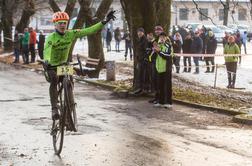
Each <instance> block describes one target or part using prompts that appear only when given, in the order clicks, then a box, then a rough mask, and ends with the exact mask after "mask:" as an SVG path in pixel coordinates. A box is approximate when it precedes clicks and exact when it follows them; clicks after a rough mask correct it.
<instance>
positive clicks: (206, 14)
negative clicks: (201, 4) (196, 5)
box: [199, 8, 208, 21]
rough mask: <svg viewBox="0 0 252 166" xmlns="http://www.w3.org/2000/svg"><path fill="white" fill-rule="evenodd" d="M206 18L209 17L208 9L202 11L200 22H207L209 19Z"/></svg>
mask: <svg viewBox="0 0 252 166" xmlns="http://www.w3.org/2000/svg"><path fill="white" fill-rule="evenodd" d="M201 13H202V14H203V15H202V14H201ZM206 16H207V17H208V9H203V8H202V9H200V12H199V20H200V21H203V20H207V17H206Z"/></svg>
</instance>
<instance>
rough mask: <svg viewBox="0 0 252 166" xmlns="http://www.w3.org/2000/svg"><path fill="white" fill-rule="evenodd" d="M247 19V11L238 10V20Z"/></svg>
mask: <svg viewBox="0 0 252 166" xmlns="http://www.w3.org/2000/svg"><path fill="white" fill-rule="evenodd" d="M246 17H247V10H246V9H239V10H238V20H241V21H242V20H246Z"/></svg>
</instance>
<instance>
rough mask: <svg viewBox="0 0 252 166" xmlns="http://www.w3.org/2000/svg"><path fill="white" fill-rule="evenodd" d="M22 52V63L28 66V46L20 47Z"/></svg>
mask: <svg viewBox="0 0 252 166" xmlns="http://www.w3.org/2000/svg"><path fill="white" fill-rule="evenodd" d="M22 51H23V61H24V63H26V64H29V46H28V45H22Z"/></svg>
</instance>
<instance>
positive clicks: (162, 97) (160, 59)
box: [153, 32, 172, 108]
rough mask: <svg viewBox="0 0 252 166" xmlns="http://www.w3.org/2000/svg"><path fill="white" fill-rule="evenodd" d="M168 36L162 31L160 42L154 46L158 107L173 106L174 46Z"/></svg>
mask: <svg viewBox="0 0 252 166" xmlns="http://www.w3.org/2000/svg"><path fill="white" fill-rule="evenodd" d="M167 40H168V36H167V35H166V34H165V33H164V32H162V33H161V34H160V35H159V40H158V44H157V45H154V46H153V49H154V52H155V55H156V70H157V78H158V86H157V100H158V102H157V103H156V104H155V105H154V106H156V107H163V108H171V107H172V55H171V52H172V46H171V44H169V42H167Z"/></svg>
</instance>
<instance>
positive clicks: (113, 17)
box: [102, 10, 116, 25]
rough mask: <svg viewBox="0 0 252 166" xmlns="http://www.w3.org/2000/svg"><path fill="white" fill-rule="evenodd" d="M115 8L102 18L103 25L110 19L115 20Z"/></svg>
mask: <svg viewBox="0 0 252 166" xmlns="http://www.w3.org/2000/svg"><path fill="white" fill-rule="evenodd" d="M115 12H116V11H115V10H112V11H110V12H109V13H108V14H107V16H106V19H105V20H104V21H102V24H103V25H105V24H107V23H108V22H109V21H110V20H113V21H114V20H115V19H116V17H115V15H114V14H115Z"/></svg>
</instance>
